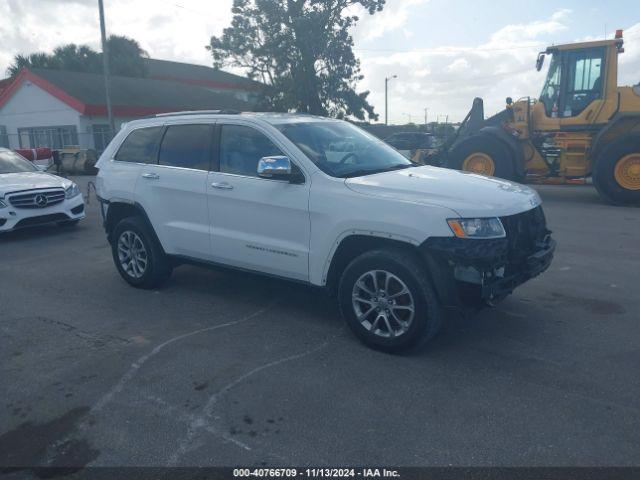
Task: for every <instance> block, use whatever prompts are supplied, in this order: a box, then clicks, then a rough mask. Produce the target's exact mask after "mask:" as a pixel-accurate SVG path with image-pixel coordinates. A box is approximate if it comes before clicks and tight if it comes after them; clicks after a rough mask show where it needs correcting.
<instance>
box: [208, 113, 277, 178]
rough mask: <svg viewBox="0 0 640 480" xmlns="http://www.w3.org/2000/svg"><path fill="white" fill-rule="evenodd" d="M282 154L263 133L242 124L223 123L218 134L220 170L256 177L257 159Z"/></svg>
mask: <svg viewBox="0 0 640 480" xmlns="http://www.w3.org/2000/svg"><path fill="white" fill-rule="evenodd" d="M273 155H283V153H282V152H281V151H280V149H279V148H278V147H276V146H275V144H274V143H273V142H272V141H271V140H269V139H268V138H267V137H266V136H265V135H264V134H262V133H260V132H258V131H257V130H255V129H253V128H251V127H245V126H242V125H223V126H222V132H221V134H220V171H221V172H224V173H234V174H236V175H246V176H249V177H257V176H258V174H257V169H258V160H260V159H261V158H262V157H270V156H273Z"/></svg>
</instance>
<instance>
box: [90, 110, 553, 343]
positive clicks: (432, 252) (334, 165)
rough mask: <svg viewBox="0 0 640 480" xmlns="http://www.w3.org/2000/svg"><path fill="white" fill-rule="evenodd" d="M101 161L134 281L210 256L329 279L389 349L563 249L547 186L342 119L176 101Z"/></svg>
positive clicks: (105, 206) (120, 252)
mask: <svg viewBox="0 0 640 480" xmlns="http://www.w3.org/2000/svg"><path fill="white" fill-rule="evenodd" d="M97 167H98V168H99V173H98V177H97V191H98V195H99V199H100V202H101V206H102V208H101V210H102V215H103V219H104V225H105V229H106V232H107V235H108V240H109V242H110V244H111V246H112V252H113V259H114V262H115V265H116V268H117V269H118V271H119V272H120V275H122V277H123V278H124V279H125V280H126V281H127V282H129V283H130V284H131V285H133V286H135V287H141V288H155V287H157V286H158V285H160V284H161V283H162V282H164V281H165V280H166V279H167V278H168V277H169V275H170V274H171V271H172V268H174V267H175V266H177V265H179V264H181V263H185V262H188V263H194V262H195V263H199V264H203V265H213V266H224V267H232V268H236V269H242V270H248V271H252V272H258V273H262V274H266V275H273V276H277V277H281V278H285V279H289V280H294V281H298V282H303V283H305V284H309V285H314V286H320V287H325V288H326V289H327V290H328V291H329V292H330V293H332V294H333V295H335V296H336V297H337V300H338V303H339V306H340V310H341V312H342V315H343V316H344V318H345V319H346V321H347V323H348V324H349V326H350V327H351V329H352V330H353V332H354V333H355V334H356V335H357V336H358V337H359V338H360V339H361V340H362V341H364V342H365V343H367V344H368V345H370V346H373V347H375V348H379V349H383V350H389V351H396V350H401V349H405V348H408V347H412V346H415V345H417V344H421V343H424V342H425V341H426V340H428V339H430V338H432V337H433V336H434V335H435V334H436V333H437V331H438V329H439V328H440V326H441V324H442V321H443V317H444V313H443V312H444V310H445V309H446V308H460V307H465V306H468V305H473V306H478V305H481V304H487V303H489V304H491V303H495V302H497V301H498V300H500V299H502V298H504V297H505V296H506V295H508V294H509V293H511V292H512V291H513V289H514V288H515V287H516V286H518V285H520V284H521V283H523V282H525V281H526V280H528V279H530V278H531V277H533V276H536V275H538V274H539V273H541V272H543V271H544V270H545V269H547V267H548V266H549V264H550V262H551V259H552V256H553V251H554V241H553V240H552V239H551V237H550V232H549V231H548V230H547V228H546V224H545V218H544V214H543V212H542V208H541V207H540V198H539V197H538V195H537V193H536V192H535V191H534V190H532V189H530V188H528V187H525V186H522V185H519V184H516V183H512V182H508V181H504V180H499V179H496V178H489V177H483V176H479V175H475V174H469V173H463V172H459V171H454V170H448V169H442V168H436V167H430V166H417V165H414V164H412V163H411V162H410V161H409V160H407V159H406V158H405V157H404V156H402V155H401V154H400V153H398V152H397V151H396V150H394V149H393V148H391V147H389V146H388V145H386V144H385V143H383V142H382V141H380V140H378V139H377V138H375V137H373V136H371V135H369V134H368V133H366V132H364V131H363V130H361V129H359V128H357V127H355V126H353V125H351V124H350V123H347V122H344V121H339V120H331V119H326V118H319V117H313V116H307V115H290V114H268V113H264V114H260V113H242V114H239V113H232V112H182V113H176V114H163V115H158V116H156V117H155V118H147V119H143V120H137V121H133V122H131V123H128V124H127V125H126V126H124V127H123V128H122V130H121V131H120V132H119V133H118V135H117V136H116V137H115V138H114V139H113V141H112V142H111V144H110V145H109V146H108V148H107V149H106V150H105V151H104V153H103V154H102V156H101V157H100V160H99V161H98V163H97Z"/></svg>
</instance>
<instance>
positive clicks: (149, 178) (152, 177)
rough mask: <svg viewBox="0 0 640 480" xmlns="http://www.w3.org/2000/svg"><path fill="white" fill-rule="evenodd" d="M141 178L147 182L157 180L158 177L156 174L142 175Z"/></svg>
mask: <svg viewBox="0 0 640 480" xmlns="http://www.w3.org/2000/svg"><path fill="white" fill-rule="evenodd" d="M142 178H146V179H147V180H158V179H159V178H160V175H158V174H157V173H143V174H142Z"/></svg>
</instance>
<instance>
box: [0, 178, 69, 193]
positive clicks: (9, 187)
mask: <svg viewBox="0 0 640 480" xmlns="http://www.w3.org/2000/svg"><path fill="white" fill-rule="evenodd" d="M71 183H72V182H71V181H70V180H66V179H64V178H62V177H56V176H55V175H51V174H50V173H43V172H21V173H1V174H0V197H2V196H4V195H6V194H7V193H11V192H16V191H18V190H32V189H34V188H60V187H62V188H67V187H69V186H70V185H71Z"/></svg>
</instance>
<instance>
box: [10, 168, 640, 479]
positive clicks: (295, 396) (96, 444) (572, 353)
mask: <svg viewBox="0 0 640 480" xmlns="http://www.w3.org/2000/svg"><path fill="white" fill-rule="evenodd" d="M88 180H89V178H87V177H82V178H80V179H78V181H79V183H81V185H83V188H86V183H87V181H88ZM537 188H538V189H539V191H540V193H541V196H542V198H543V200H544V204H543V205H544V208H545V211H546V215H547V218H548V223H549V227H550V228H551V229H552V230H553V232H554V233H553V235H554V238H555V239H556V240H557V242H558V249H557V254H556V258H555V259H554V262H553V263H552V265H551V267H550V269H549V270H548V271H547V272H546V273H544V274H543V275H542V276H540V277H538V278H536V279H534V280H532V281H530V282H529V283H527V284H525V285H523V286H522V287H520V288H519V289H518V290H517V291H516V292H515V293H514V294H513V295H512V296H510V297H509V298H508V299H506V300H505V301H504V302H503V303H501V304H500V305H498V306H497V307H495V308H492V309H488V310H484V311H482V312H480V313H479V314H477V315H476V316H473V317H468V318H461V317H451V318H450V319H449V320H448V322H447V324H446V326H445V328H444V331H443V332H442V334H441V335H439V336H438V337H437V338H436V339H435V340H434V341H433V342H432V343H431V344H429V345H428V346H427V347H426V348H425V349H423V350H421V351H419V352H416V353H413V354H411V355H400V356H398V355H389V354H383V353H380V352H376V351H373V350H370V349H368V348H366V347H365V346H363V345H361V344H360V343H358V342H357V340H356V339H355V338H354V337H353V336H352V335H351V333H350V332H349V331H348V330H347V328H346V326H345V325H344V324H343V322H342V321H341V320H340V319H339V317H338V314H337V311H336V308H335V307H334V305H333V304H332V302H330V301H329V300H328V299H327V297H325V296H323V295H321V294H319V293H318V291H316V290H313V289H310V288H307V287H304V286H301V285H295V284H289V283H286V282H283V281H278V280H273V279H268V278H264V277H260V276H256V275H250V274H241V273H230V272H221V271H214V270H208V269H202V268H198V267H193V266H182V267H180V268H178V269H176V270H175V271H174V274H173V276H172V278H171V280H170V281H169V282H168V284H167V285H166V286H165V287H163V288H162V289H160V290H157V291H144V290H137V289H134V288H132V287H130V286H128V285H127V284H126V283H125V282H124V281H123V280H122V279H121V278H120V277H119V275H118V274H117V272H116V269H115V267H114V266H113V263H112V259H111V254H110V250H109V247H108V245H107V242H106V239H105V235H104V232H103V230H102V226H101V221H100V219H99V213H98V204H97V202H96V200H95V197H94V196H93V194H91V197H90V204H89V205H88V210H87V213H88V216H87V219H86V220H84V221H83V222H81V224H80V225H79V226H78V227H76V228H58V227H42V228H36V229H31V230H23V231H19V232H13V233H9V234H6V235H2V236H0V377H1V379H0V380H1V382H0V384H1V385H2V388H1V392H2V393H1V394H0V400H1V402H2V403H1V404H0V466H9V465H11V466H20V465H23V466H27V465H29V466H33V465H54V466H61V465H73V466H84V465H92V466H130V465H136V466H168V465H178V466H180V465H188V466H209V465H223V466H230V465H238V466H253V465H280V466H284V465H297V466H303V465H315V466H321V465H331V466H336V465H371V464H375V465H394V466H425V465H439V466H446V465H458V466H488V465H498V466H541V465H543V466H550V465H553V466H576V465H579V466H595V465H603V466H624V465H639V464H640V374H639V372H640V295H639V294H638V285H639V283H640V282H639V280H640V273H639V272H640V242H639V239H640V209H639V208H624V207H615V206H609V205H605V204H603V203H602V202H601V200H600V198H599V197H598V195H597V194H596V192H595V190H594V189H593V187H591V186H566V187H565V186H543V187H537Z"/></svg>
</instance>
